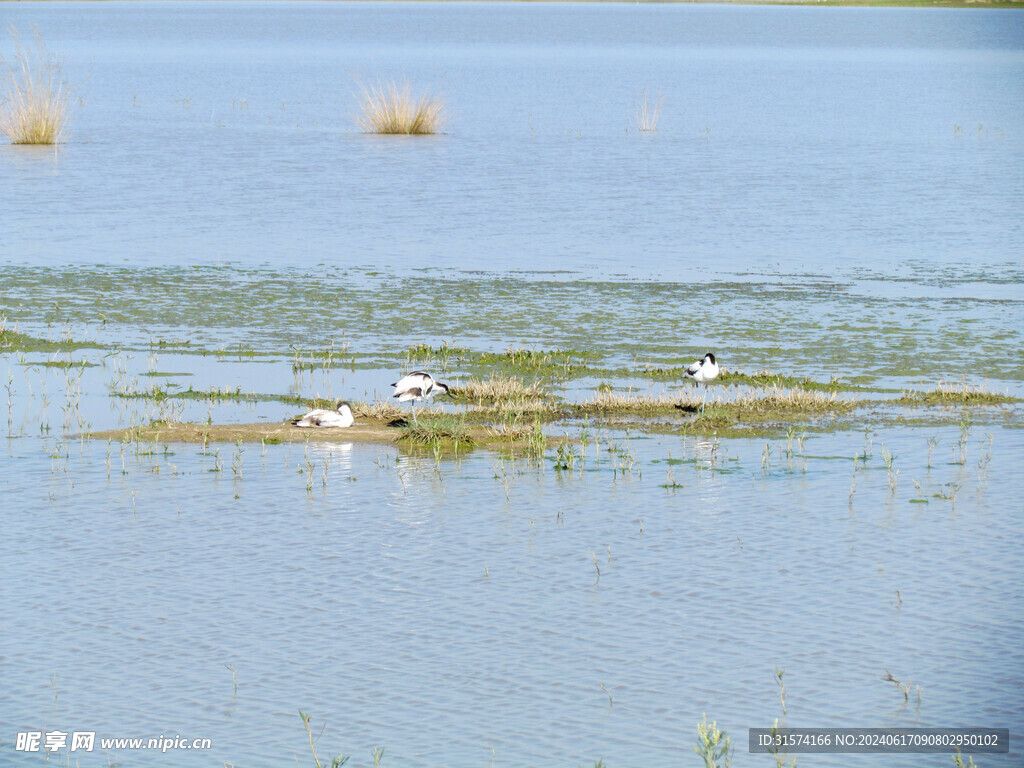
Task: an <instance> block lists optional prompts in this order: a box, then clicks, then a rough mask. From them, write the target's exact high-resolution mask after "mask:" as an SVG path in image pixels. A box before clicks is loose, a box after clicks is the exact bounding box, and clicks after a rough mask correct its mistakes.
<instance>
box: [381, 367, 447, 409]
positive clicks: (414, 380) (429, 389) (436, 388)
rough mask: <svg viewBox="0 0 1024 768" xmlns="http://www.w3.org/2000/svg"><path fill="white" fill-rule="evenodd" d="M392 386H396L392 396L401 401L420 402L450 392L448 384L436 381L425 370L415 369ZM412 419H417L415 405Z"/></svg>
mask: <svg viewBox="0 0 1024 768" xmlns="http://www.w3.org/2000/svg"><path fill="white" fill-rule="evenodd" d="M391 386H392V387H394V388H395V391H394V392H392V393H391V396H392V397H395V398H398V402H400V403H408V402H409V401H412V402H413V403H420V402H423V401H425V400H429V399H430V398H432V397H433V396H434V395H447V394H448V385H447V384H442V383H441V382H440V381H434V377H433V376H431V375H430V374H429V373H425V372H424V371H413V372H412V373H410V374H409V375H408V376H403V377H402V378H401V379H399V380H398V381H396V382H395V383H394V384H392V385H391ZM412 420H413V421H416V408H415V406H414V407H413V409H412Z"/></svg>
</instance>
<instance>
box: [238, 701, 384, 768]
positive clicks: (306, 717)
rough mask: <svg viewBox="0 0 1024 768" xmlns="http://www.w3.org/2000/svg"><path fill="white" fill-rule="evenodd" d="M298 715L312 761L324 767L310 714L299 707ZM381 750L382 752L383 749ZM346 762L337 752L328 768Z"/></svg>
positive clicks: (333, 767)
mask: <svg viewBox="0 0 1024 768" xmlns="http://www.w3.org/2000/svg"><path fill="white" fill-rule="evenodd" d="M236 690H237V689H236ZM299 717H301V718H302V727H303V728H305V730H306V736H308V737H309V749H310V750H311V751H312V752H313V762H315V763H316V768H324V766H323V764H322V763H321V762H320V757H319V756H318V755H317V753H316V740H315V739H314V738H313V729H312V728H311V727H310V725H309V720H310V715H309V713H307V712H303V711H302V710H301V709H300V710H299ZM381 751H382V752H383V750H381ZM347 762H348V757H346V756H345V755H341V754H339V755H337V756H336V757H334V758H333V759H332V760H331V764H330V768H341V766H343V765H345V763H347ZM374 765H376V760H375V761H374Z"/></svg>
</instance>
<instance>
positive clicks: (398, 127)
mask: <svg viewBox="0 0 1024 768" xmlns="http://www.w3.org/2000/svg"><path fill="white" fill-rule="evenodd" d="M362 109H363V114H362V115H360V116H359V117H358V118H357V119H356V122H357V124H358V125H359V127H360V128H361V129H362V130H363V131H365V132H366V133H379V134H391V135H394V134H402V135H407V136H422V135H428V134H432V133H437V131H438V130H439V129H440V127H441V123H442V119H441V118H442V112H443V110H444V104H443V103H442V102H441V101H440V99H438V98H436V97H434V96H431V95H430V94H429V93H425V94H423V96H422V97H420V99H419V101H416V100H414V99H413V96H412V87H411V86H410V85H409V84H408V83H405V84H403V85H398V84H397V83H394V82H391V83H387V84H384V83H380V84H378V85H377V86H375V87H374V86H371V87H370V88H369V89H366V88H364V89H363V99H362Z"/></svg>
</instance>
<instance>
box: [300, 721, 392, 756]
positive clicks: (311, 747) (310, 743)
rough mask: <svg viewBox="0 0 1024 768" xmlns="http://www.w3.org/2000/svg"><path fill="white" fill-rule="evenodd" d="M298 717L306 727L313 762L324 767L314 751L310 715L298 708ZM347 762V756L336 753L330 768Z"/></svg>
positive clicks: (314, 745)
mask: <svg viewBox="0 0 1024 768" xmlns="http://www.w3.org/2000/svg"><path fill="white" fill-rule="evenodd" d="M299 717H301V718H302V727H303V728H305V729H306V735H307V736H308V737H309V748H310V750H311V751H312V752H313V762H314V763H316V768H324V766H323V763H321V762H320V758H319V756H318V755H317V753H316V744H315V742H314V740H313V729H312V728H310V726H309V719H310V715H309V713H308V712H303V711H302V710H301V709H300V710H299ZM383 751H384V750H381V753H383ZM374 752H375V753H376V750H374ZM347 762H348V757H346V756H345V755H338V756H336V757H335V758H334V759H333V760H331V768H341V767H342V766H343V765H345V763H347ZM376 765H377V762H376V760H374V766H376Z"/></svg>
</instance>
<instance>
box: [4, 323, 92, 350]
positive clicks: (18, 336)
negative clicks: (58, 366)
mask: <svg viewBox="0 0 1024 768" xmlns="http://www.w3.org/2000/svg"><path fill="white" fill-rule="evenodd" d="M5 326H6V318H5V317H0V352H49V353H54V352H70V351H73V350H76V349H84V348H89V347H97V346H99V345H97V344H89V343H87V342H77V341H72V340H71V339H70V338H65V339H62V340H61V341H50V340H49V339H40V338H38V337H36V336H29V335H28V334H25V333H19V332H18V331H16V330H11V329H9V328H7V327H5Z"/></svg>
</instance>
